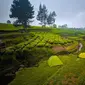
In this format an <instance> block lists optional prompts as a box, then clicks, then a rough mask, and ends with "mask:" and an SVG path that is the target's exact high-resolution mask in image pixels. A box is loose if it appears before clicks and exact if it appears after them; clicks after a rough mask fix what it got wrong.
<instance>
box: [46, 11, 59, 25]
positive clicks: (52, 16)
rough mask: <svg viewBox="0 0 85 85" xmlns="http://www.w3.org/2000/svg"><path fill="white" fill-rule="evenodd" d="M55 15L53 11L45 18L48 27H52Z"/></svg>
mask: <svg viewBox="0 0 85 85" xmlns="http://www.w3.org/2000/svg"><path fill="white" fill-rule="evenodd" d="M56 16H57V15H56V13H55V11H53V12H52V13H51V12H50V14H49V15H48V18H47V23H48V25H52V24H54V23H55V17H56Z"/></svg>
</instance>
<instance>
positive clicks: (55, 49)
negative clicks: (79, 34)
mask: <svg viewBox="0 0 85 85" xmlns="http://www.w3.org/2000/svg"><path fill="white" fill-rule="evenodd" d="M67 47H68V46H67ZM67 47H64V46H53V48H52V50H53V51H54V52H61V51H67V50H66V48H67ZM76 47H77V52H79V51H81V49H82V48H83V45H82V43H79V44H78V45H77V46H76Z"/></svg>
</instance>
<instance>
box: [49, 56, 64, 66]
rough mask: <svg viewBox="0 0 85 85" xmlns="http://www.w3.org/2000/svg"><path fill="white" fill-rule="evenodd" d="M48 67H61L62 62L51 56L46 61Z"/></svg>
mask: <svg viewBox="0 0 85 85" xmlns="http://www.w3.org/2000/svg"><path fill="white" fill-rule="evenodd" d="M48 65H49V66H50V67H52V66H57V65H63V63H62V61H61V60H60V59H59V58H58V56H51V57H50V58H49V59H48Z"/></svg>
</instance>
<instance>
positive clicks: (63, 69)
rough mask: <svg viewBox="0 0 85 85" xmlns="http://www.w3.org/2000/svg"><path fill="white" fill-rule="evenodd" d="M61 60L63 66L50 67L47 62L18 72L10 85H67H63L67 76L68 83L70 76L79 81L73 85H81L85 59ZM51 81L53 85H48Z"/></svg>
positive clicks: (75, 57) (64, 57)
mask: <svg viewBox="0 0 85 85" xmlns="http://www.w3.org/2000/svg"><path fill="white" fill-rule="evenodd" d="M59 58H60V59H61V61H62V62H63V63H64V65H63V66H55V67H49V66H48V64H47V61H42V62H40V63H39V67H32V68H24V69H22V70H20V71H19V72H17V75H16V78H15V79H14V81H12V82H11V83H10V84H9V85H56V84H58V85H66V84H62V81H66V80H65V78H64V77H65V75H67V77H66V79H67V81H68V80H69V76H70V77H77V79H78V81H77V82H76V84H75V83H73V85H77V83H78V85H81V84H82V83H83V79H84V77H85V73H84V70H85V67H84V65H85V59H80V60H79V61H76V60H77V55H76V56H74V55H64V56H59ZM82 67H83V68H82ZM83 74H84V75H83ZM51 81H53V84H48V83H50V82H51ZM72 82H73V80H72ZM68 85H69V84H68ZM82 85H84V84H82Z"/></svg>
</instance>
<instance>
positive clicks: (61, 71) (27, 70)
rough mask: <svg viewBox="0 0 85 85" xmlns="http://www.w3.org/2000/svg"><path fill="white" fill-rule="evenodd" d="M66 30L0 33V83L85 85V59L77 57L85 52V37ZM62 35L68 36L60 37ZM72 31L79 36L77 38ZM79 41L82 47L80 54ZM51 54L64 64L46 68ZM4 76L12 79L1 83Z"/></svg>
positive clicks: (13, 84)
mask: <svg viewBox="0 0 85 85" xmlns="http://www.w3.org/2000/svg"><path fill="white" fill-rule="evenodd" d="M34 29H35V30H36V28H34ZM38 29H39V28H38ZM38 29H37V30H38ZM65 30H66V29H64V31H63V32H62V31H61V29H54V30H53V29H52V30H51V31H50V32H49V31H47V30H46V31H45V30H44V31H40V29H39V30H38V31H34V30H33V29H32V30H31V31H29V32H27V33H20V32H14V33H8V34H0V38H1V39H2V42H3V43H4V44H5V47H4V48H3V47H0V76H1V79H0V82H2V83H6V84H8V83H9V85H20V84H21V85H84V84H85V83H84V77H85V75H84V73H85V72H84V70H85V68H81V67H83V66H84V65H85V60H84V59H78V58H77V57H78V55H79V53H81V52H84V51H85V48H84V47H85V42H84V34H83V32H81V31H80V30H77V31H76V30H73V32H72V30H71V32H70V33H69V31H68V29H67V30H66V31H65ZM65 32H68V33H67V34H68V35H63V33H65ZM75 32H76V33H77V32H79V34H77V36H76V35H75ZM78 40H80V41H81V43H82V44H83V48H82V49H81V51H80V52H79V53H77V50H78V44H79V43H78ZM52 55H57V56H58V57H59V58H60V60H61V61H62V62H63V65H62V66H55V67H49V65H48V63H47V61H48V59H49V58H50V57H51V56H52ZM3 76H4V77H5V78H7V82H8V81H9V80H8V79H9V77H10V76H11V77H12V78H14V80H13V81H12V82H11V83H10V82H8V83H7V82H3V81H4V78H3ZM73 79H74V80H73ZM6 84H2V85H6Z"/></svg>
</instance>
